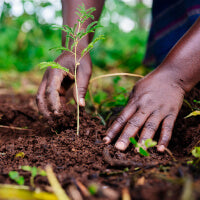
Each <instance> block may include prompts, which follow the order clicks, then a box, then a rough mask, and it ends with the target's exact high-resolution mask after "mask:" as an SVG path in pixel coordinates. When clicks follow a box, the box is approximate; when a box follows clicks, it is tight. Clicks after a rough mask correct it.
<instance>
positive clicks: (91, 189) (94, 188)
mask: <svg viewBox="0 0 200 200" xmlns="http://www.w3.org/2000/svg"><path fill="white" fill-rule="evenodd" d="M88 191H89V193H90V194H91V195H95V194H97V192H98V185H97V184H94V183H93V184H91V185H89V187H88Z"/></svg>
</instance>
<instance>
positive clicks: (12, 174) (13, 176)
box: [8, 171, 24, 185]
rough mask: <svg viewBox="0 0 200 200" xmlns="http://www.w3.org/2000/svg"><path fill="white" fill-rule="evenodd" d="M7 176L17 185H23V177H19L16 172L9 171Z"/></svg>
mask: <svg viewBox="0 0 200 200" xmlns="http://www.w3.org/2000/svg"><path fill="white" fill-rule="evenodd" d="M8 175H9V177H10V178H11V179H12V180H14V181H15V182H16V183H18V184H19V185H24V177H23V176H20V175H19V173H18V172H16V171H10V172H9V174H8Z"/></svg>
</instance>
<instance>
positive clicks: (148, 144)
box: [129, 137, 157, 156]
mask: <svg viewBox="0 0 200 200" xmlns="http://www.w3.org/2000/svg"><path fill="white" fill-rule="evenodd" d="M129 140H130V142H131V143H132V144H133V145H134V146H135V148H138V149H139V153H140V154H141V155H142V156H149V152H148V151H147V150H145V149H148V148H151V147H155V146H156V145H157V142H156V141H153V140H152V139H150V138H149V139H147V140H145V141H143V142H142V144H139V143H138V142H137V141H136V139H135V138H134V137H131V138H130V139H129ZM144 148H145V149H144Z"/></svg>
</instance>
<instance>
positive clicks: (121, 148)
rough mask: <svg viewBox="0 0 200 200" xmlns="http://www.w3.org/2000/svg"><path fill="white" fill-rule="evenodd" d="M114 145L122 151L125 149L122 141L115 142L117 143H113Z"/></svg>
mask: <svg viewBox="0 0 200 200" xmlns="http://www.w3.org/2000/svg"><path fill="white" fill-rule="evenodd" d="M115 147H116V148H117V149H119V150H122V151H124V150H125V149H126V145H125V143H124V142H117V143H116V144H115Z"/></svg>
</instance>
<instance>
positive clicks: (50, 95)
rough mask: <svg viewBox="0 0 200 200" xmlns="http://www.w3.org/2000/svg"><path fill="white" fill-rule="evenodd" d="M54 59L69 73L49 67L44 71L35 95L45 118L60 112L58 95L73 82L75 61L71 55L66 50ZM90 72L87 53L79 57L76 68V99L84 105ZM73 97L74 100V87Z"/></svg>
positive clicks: (90, 66) (63, 93) (89, 60)
mask: <svg viewBox="0 0 200 200" xmlns="http://www.w3.org/2000/svg"><path fill="white" fill-rule="evenodd" d="M55 61H56V62H57V63H59V64H60V65H61V66H63V67H65V68H67V69H69V72H70V73H67V72H65V71H64V70H61V69H53V68H51V67H48V68H47V70H46V71H45V73H44V76H43V79H42V82H41V84H40V86H39V89H38V92H37V97H36V102H37V105H38V109H39V111H40V113H41V114H42V115H43V116H44V117H45V118H51V115H52V114H53V115H59V114H60V108H61V101H60V97H61V96H64V95H65V93H66V91H68V90H69V88H70V87H71V86H72V84H73V83H74V76H73V74H74V68H75V64H74V63H75V62H74V58H73V56H72V55H71V54H70V53H68V52H63V53H62V54H61V55H60V56H59V57H58V58H57V59H56V60H55ZM91 73H92V63H91V59H90V56H89V54H88V55H86V56H85V57H83V58H82V59H81V62H80V65H79V66H78V68H77V86H78V96H79V99H78V101H79V105H80V106H85V94H86V92H87V87H88V84H89V80H90V76H91ZM74 98H75V100H76V95H75V88H74ZM76 101H77V100H76Z"/></svg>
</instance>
